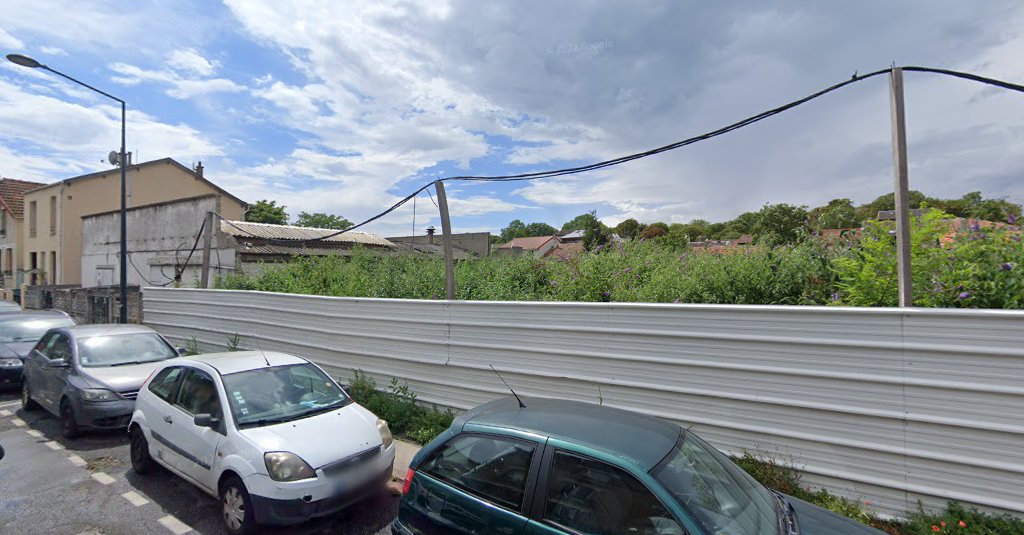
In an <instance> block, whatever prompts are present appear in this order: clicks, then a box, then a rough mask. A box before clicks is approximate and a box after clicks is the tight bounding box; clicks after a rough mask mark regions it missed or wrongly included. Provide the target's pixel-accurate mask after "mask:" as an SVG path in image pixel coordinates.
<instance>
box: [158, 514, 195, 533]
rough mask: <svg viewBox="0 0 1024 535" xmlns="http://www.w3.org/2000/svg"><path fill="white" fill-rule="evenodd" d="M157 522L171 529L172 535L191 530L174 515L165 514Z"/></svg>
mask: <svg viewBox="0 0 1024 535" xmlns="http://www.w3.org/2000/svg"><path fill="white" fill-rule="evenodd" d="M157 522H159V523H160V525H161V526H163V527H165V528H167V529H169V530H171V533H173V534H174V535H184V534H185V533H188V532H190V531H192V528H190V527H189V526H188V524H186V523H184V522H182V521H181V520H178V519H177V518H175V517H174V515H167V516H165V517H163V518H161V519H160V520H157Z"/></svg>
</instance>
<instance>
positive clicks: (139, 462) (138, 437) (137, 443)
mask: <svg viewBox="0 0 1024 535" xmlns="http://www.w3.org/2000/svg"><path fill="white" fill-rule="evenodd" d="M129 436H130V437H131V438H130V439H129V452H130V454H131V458H132V470H135V473H136V474H141V475H145V474H148V473H150V472H152V471H153V468H154V464H155V462H154V461H153V458H152V457H150V456H149V442H148V441H147V440H146V434H145V433H143V432H142V428H141V427H139V426H137V425H136V426H135V427H133V428H132V432H131V434H130V435H129Z"/></svg>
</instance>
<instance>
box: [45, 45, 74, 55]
mask: <svg viewBox="0 0 1024 535" xmlns="http://www.w3.org/2000/svg"><path fill="white" fill-rule="evenodd" d="M39 51H40V52H42V53H43V54H47V55H50V56H66V55H68V53H67V51H65V50H64V49H63V48H60V47H56V46H41V47H39Z"/></svg>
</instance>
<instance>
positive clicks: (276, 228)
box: [220, 220, 395, 247]
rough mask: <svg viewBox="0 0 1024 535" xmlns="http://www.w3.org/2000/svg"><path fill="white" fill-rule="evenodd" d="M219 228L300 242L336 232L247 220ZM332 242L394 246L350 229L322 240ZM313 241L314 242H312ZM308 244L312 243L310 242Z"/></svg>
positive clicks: (245, 235)
mask: <svg viewBox="0 0 1024 535" xmlns="http://www.w3.org/2000/svg"><path fill="white" fill-rule="evenodd" d="M220 230H221V232H223V233H224V234H227V235H228V236H232V237H234V238H238V239H239V240H244V239H246V238H250V239H267V240H294V241H296V242H302V241H305V240H316V239H318V238H323V237H324V236H329V235H331V234H334V233H335V232H338V231H337V230H334V229H326V228H312V227H296V226H292V225H270V224H267V223H252V222H249V221H223V220H222V221H221V222H220ZM322 241H324V242H333V243H360V244H363V245H375V246H378V247H395V244H393V243H391V242H389V241H388V240H385V239H384V238H381V237H380V236H377V235H376V234H368V233H366V232H356V231H350V232H345V233H343V234H338V235H337V236H331V237H330V238H327V239H324V240H322ZM314 243H315V242H314ZM309 245H311V246H312V245H314V244H313V243H310V244H309Z"/></svg>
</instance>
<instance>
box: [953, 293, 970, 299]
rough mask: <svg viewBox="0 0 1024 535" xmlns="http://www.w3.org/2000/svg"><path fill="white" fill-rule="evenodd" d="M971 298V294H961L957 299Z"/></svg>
mask: <svg viewBox="0 0 1024 535" xmlns="http://www.w3.org/2000/svg"><path fill="white" fill-rule="evenodd" d="M970 296H971V292H960V295H958V296H956V298H957V299H967V298H968V297H970Z"/></svg>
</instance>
